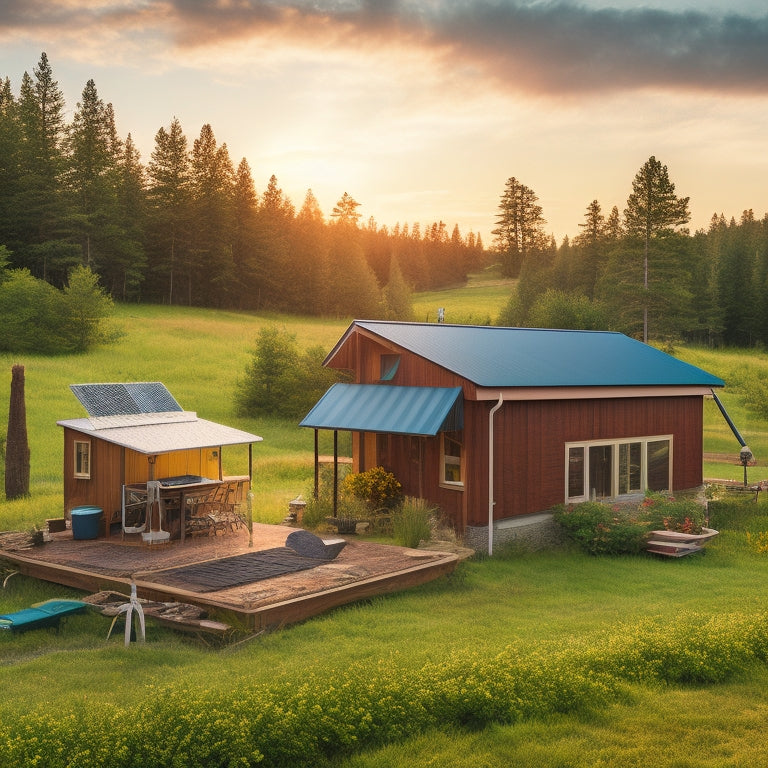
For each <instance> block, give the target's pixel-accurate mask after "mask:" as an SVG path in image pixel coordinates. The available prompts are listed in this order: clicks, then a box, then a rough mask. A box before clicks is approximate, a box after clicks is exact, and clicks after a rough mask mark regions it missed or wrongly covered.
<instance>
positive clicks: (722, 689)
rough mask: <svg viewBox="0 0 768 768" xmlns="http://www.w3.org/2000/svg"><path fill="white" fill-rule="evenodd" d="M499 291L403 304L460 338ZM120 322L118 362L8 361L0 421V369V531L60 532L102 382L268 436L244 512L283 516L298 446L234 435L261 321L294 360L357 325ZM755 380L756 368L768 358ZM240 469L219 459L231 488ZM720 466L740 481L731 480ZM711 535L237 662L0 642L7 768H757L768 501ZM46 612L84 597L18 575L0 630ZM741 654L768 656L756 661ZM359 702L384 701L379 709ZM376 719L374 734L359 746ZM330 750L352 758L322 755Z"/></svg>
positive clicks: (170, 646) (749, 423) (1, 638)
mask: <svg viewBox="0 0 768 768" xmlns="http://www.w3.org/2000/svg"><path fill="white" fill-rule="evenodd" d="M505 291H508V286H507V285H504V284H498V283H493V281H491V280H488V281H487V282H486V284H485V285H484V286H483V285H477V284H475V285H473V286H471V287H470V288H469V289H467V292H466V293H465V292H464V291H461V290H457V291H450V292H441V293H440V294H437V295H419V296H417V302H416V305H417V307H419V308H421V311H426V310H427V308H429V307H433V306H435V307H436V306H444V307H445V308H446V313H447V319H448V320H451V319H454V318H452V314H453V313H456V315H459V314H460V313H466V312H470V313H471V312H473V311H474V312H478V313H479V312H480V310H479V309H477V308H478V307H480V306H481V304H480V297H485V301H487V303H486V304H484V305H482V306H483V309H482V313H486V312H491V307H492V306H494V305H495V303H496V302H497V301H499V300H500V299H502V297H503V296H504V293H505ZM473 292H474V293H473ZM468 295H470V296H472V298H471V299H468V298H467V296H468ZM429 311H433V310H429ZM491 314H493V313H492V312H491ZM118 315H119V320H120V322H121V323H122V324H123V327H124V330H125V335H124V337H123V339H122V340H121V341H120V343H119V344H117V345H115V346H113V347H110V348H105V349H100V350H96V351H94V352H92V353H89V354H87V355H81V356H76V357H66V358H55V359H51V358H40V357H35V356H28V357H23V358H16V357H10V356H4V357H3V358H2V359H1V360H0V365H2V366H4V367H5V369H6V371H7V375H6V376H5V377H2V380H0V402H7V401H8V389H9V384H10V369H11V365H12V364H13V363H22V364H24V365H25V368H26V375H27V419H28V427H29V433H30V441H31V450H32V497H31V498H30V499H28V500H22V501H17V502H13V503H8V502H4V503H1V504H0V529H3V528H17V527H25V526H29V525H31V524H32V523H35V522H40V521H42V520H44V519H45V518H46V517H50V516H53V515H56V514H60V512H61V508H62V497H61V475H62V455H61V451H62V436H61V430H60V428H59V427H57V426H56V421H57V419H62V418H73V417H78V416H81V415H83V414H82V410H81V408H80V406H79V404H78V403H77V401H76V400H75V398H74V396H73V395H72V394H71V393H70V391H69V384H71V383H83V382H93V381H136V380H160V381H163V382H164V383H165V384H166V385H167V386H168V388H169V389H170V391H171V392H172V393H173V394H174V396H175V397H176V399H177V400H178V401H179V402H180V404H181V405H182V406H183V407H184V408H187V409H189V410H195V411H197V412H198V413H199V414H200V415H201V416H203V417H205V418H210V419H213V420H216V421H221V422H223V423H226V424H231V425H232V426H238V427H241V428H243V429H246V430H248V431H252V432H255V433H256V434H260V435H262V436H263V437H264V442H263V443H261V444H260V445H259V446H257V447H256V449H255V451H254V454H255V474H256V486H257V490H258V493H259V496H258V498H257V507H258V512H257V515H261V518H260V519H261V520H263V521H275V522H276V521H277V520H279V519H281V518H282V516H283V514H284V512H285V509H286V505H287V501H288V500H289V499H290V498H292V497H293V496H295V495H296V493H298V492H305V491H306V490H307V488H308V486H309V483H310V481H311V476H312V432H311V431H310V430H302V429H299V428H298V427H296V426H295V425H293V424H287V423H285V422H282V421H280V420H277V419H273V420H270V419H258V420H257V419H239V418H237V417H236V416H235V415H234V413H233V411H232V405H231V396H232V392H233V391H234V387H235V385H236V381H237V379H238V377H239V376H241V375H242V372H243V370H244V367H245V363H246V361H247V360H248V355H249V350H250V348H251V346H252V344H253V342H254V339H255V336H256V333H257V331H258V329H259V328H260V327H262V326H263V325H264V324H269V323H272V324H277V325H278V326H280V327H284V328H286V329H288V330H289V331H291V332H293V333H295V334H296V336H297V339H298V341H299V343H300V344H301V345H302V346H307V345H310V344H322V345H324V346H326V347H328V348H330V346H331V345H332V344H333V343H335V341H336V340H337V339H338V337H339V336H340V335H341V333H342V332H343V331H344V329H345V328H346V327H347V325H348V320H318V319H315V318H300V317H289V316H282V315H249V314H240V313H232V312H217V311H213V310H197V309H195V310H191V309H183V308H167V307H136V306H122V307H120V308H119V309H118ZM678 354H679V355H680V356H681V357H682V358H683V359H686V360H689V361H690V362H693V363H695V364H697V365H701V366H702V367H705V368H707V369H709V370H712V371H713V372H714V373H717V374H719V375H721V376H723V377H724V378H726V380H727V379H728V378H729V377H728V376H727V375H725V374H727V372H728V370H729V369H730V368H732V367H733V366H736V365H741V364H742V363H743V362H744V356H743V355H741V354H738V355H737V354H735V353H728V352H710V351H704V350H693V349H692V350H687V349H680V350H679V352H678ZM750 360H751V361H752V364H753V365H754V366H758V367H759V366H762V365H764V361H763V356H762V355H755V356H751V357H750ZM723 400H724V401H725V402H726V406H727V407H728V409H729V412H730V413H731V415H732V417H733V418H734V420H735V421H736V423H737V425H738V426H739V427H740V429H741V430H742V432H743V434H744V436H745V437H746V439H747V441H748V442H749V444H750V446H751V447H752V448H753V451H754V452H755V453H756V455H757V456H758V458H762V457H766V456H768V445H766V438H765V435H766V432H767V430H766V429H765V427H766V424H765V422H764V421H763V420H762V419H761V418H759V417H758V416H756V415H755V414H754V413H753V412H751V411H749V410H747V409H745V408H744V407H743V406H742V405H741V402H740V395H739V393H738V392H731V391H729V389H728V388H727V387H726V392H725V393H723ZM709 406H710V404H708V405H707V410H706V427H705V430H706V431H705V449H706V450H708V451H712V452H717V453H721V452H726V453H733V455H734V457H735V456H736V454H737V452H738V444H737V443H736V441H735V439H734V438H733V436H732V435H731V434H730V431H729V430H728V427H727V425H726V424H725V423H724V421H723V420H722V417H721V416H720V415H719V412H717V411H716V409H715V408H714V406H713V407H712V408H710V407H709ZM0 413H2V411H0ZM228 456H229V454H226V455H225V461H227V460H228V458H227V457H228ZM240 459H241V457H239V456H237V455H233V456H232V458H231V460H232V462H233V464H234V465H235V466H233V467H232V469H233V470H234V471H238V466H237V465H238V462H239V461H240ZM714 470H716V471H717V472H718V473H721V472H726V471H731V470H733V474H734V476H735V477H736V478H738V477H739V476H740V472H741V468H740V467H738V466H735V465H731V464H729V463H727V462H726V463H725V464H722V463H721V464H715V465H713V471H714ZM759 471H760V467H758V468H755V469H753V470H751V472H754V473H758V472H759ZM718 476H720V475H719V474H718ZM722 523H723V524H722V525H721V529H722V533H721V535H720V537H718V538H717V539H715V540H714V541H713V542H712V543H711V544H710V545H709V546H708V548H707V551H706V553H705V554H704V555H697V556H695V557H691V558H684V559H683V560H680V561H667V560H660V559H654V558H651V557H615V558H611V557H590V556H588V555H584V554H581V553H579V552H575V551H571V550H570V549H567V548H566V549H563V550H557V551H551V552H540V553H526V552H520V551H502V552H500V553H498V556H496V557H494V558H493V559H488V558H483V557H478V558H475V559H473V560H472V561H469V562H467V563H464V564H463V565H462V566H461V567H460V568H459V570H458V571H457V573H456V574H455V575H454V576H452V577H451V578H447V579H444V580H440V581H437V582H434V583H431V584H428V585H425V586H423V587H420V588H417V589H413V590H409V591H408V592H405V593H401V594H397V595H392V596H388V597H386V598H377V599H375V600H372V601H369V602H366V603H361V604H357V605H354V606H348V607H345V608H343V609H339V610H336V611H333V612H331V613H329V614H327V615H324V616H321V617H318V618H316V619H313V620H311V621H308V622H305V623H304V624H302V625H298V626H293V627H290V628H286V629H282V630H279V631H275V632H273V633H271V634H269V635H265V636H262V637H259V638H255V639H252V640H250V641H248V642H245V643H243V644H240V645H237V646H234V647H230V648H227V649H219V650H216V649H211V648H209V647H207V646H206V645H204V644H203V643H200V642H199V641H197V640H195V639H190V638H186V637H182V636H177V635H175V634H173V633H172V632H170V631H168V630H163V629H161V628H159V627H150V632H149V637H148V639H149V642H148V643H147V644H146V646H144V647H131V648H130V649H127V650H126V649H124V648H123V647H122V641H121V639H120V638H119V637H115V636H113V638H112V639H111V640H110V641H109V642H106V640H105V635H106V629H107V627H106V625H105V624H104V621H103V618H102V617H99V616H95V615H88V616H85V617H78V618H77V619H72V620H71V621H70V622H69V623H68V624H67V625H66V626H65V627H64V629H63V630H62V631H61V632H59V633H56V632H54V631H48V630H41V631H35V632H30V633H28V634H26V635H22V636H12V635H9V634H4V633H0V659H2V663H1V664H0V685H2V687H3V690H4V691H6V695H5V696H4V697H2V698H1V699H0V747H2V749H0V755H3V756H0V768H2V766H4V765H11V764H12V763H11V760H12V759H15V758H13V757H12V756H15V757H16V758H17V757H18V755H19V754H20V753H22V752H24V754H26V755H28V756H29V757H28V759H27V761H26V762H25V761H22V762H19V761H18V760H17V761H16V762H15V763H13V764H14V765H23V764H33V763H35V764H45V765H50V766H59V765H60V766H66V765H68V764H70V762H71V760H73V759H74V758H73V757H72V756H73V755H75V754H76V755H77V764H78V765H92V764H94V765H95V764H100V765H107V764H108V765H114V766H123V765H124V766H129V765H134V764H136V763H132V762H131V760H132V759H133V758H132V755H133V754H138V753H134V752H132V751H131V750H132V749H140V750H144V752H142V753H141V754H142V755H143V757H142V760H144V762H143V763H141V764H142V765H144V766H147V765H158V766H159V765H168V764H171V762H172V761H173V760H175V763H174V764H179V765H181V764H193V763H191V762H189V761H187V762H185V761H184V759H183V755H184V750H190V749H197V748H201V747H200V744H201V743H203V746H206V745H207V744H208V742H211V743H213V742H214V741H215V740H216V739H224V740H225V741H226V740H227V739H228V738H230V737H229V736H227V737H226V738H225V737H224V734H229V735H232V739H233V740H234V739H235V738H236V737H237V734H244V733H246V732H248V733H252V734H254V738H256V735H255V734H259V737H260V738H262V740H263V744H266V745H269V744H270V743H274V744H276V743H278V742H279V740H280V739H285V740H286V741H290V738H291V737H292V736H296V738H298V736H299V734H310V735H313V737H314V738H316V739H319V740H320V741H321V742H322V739H327V741H326V742H324V743H326V744H327V745H335V746H333V747H331V746H328V747H327V754H324V756H323V757H322V758H319V759H318V760H316V761H315V762H314V763H312V764H313V765H316V766H321V765H329V766H330V765H333V766H336V768H383V767H384V766H401V765H403V766H405V765H407V766H409V767H410V766H414V767H416V768H418V767H419V766H434V765H440V766H441V767H443V768H454V767H455V768H470V767H471V768H480V767H481V766H482V767H483V768H496V767H497V766H498V767H499V768H501V767H502V766H508V765H521V766H534V765H535V766H537V768H558V767H560V768H562V766H566V765H567V766H570V767H571V768H588V767H591V766H595V765H622V766H645V765H648V764H651V763H652V764H653V765H654V766H658V767H659V768H672V767H673V766H675V767H677V768H681V767H684V766H690V767H691V768H693V767H694V766H695V767H696V768H709V767H710V766H711V768H715V767H717V768H722V767H723V766H758V765H765V764H768V746H766V743H765V739H764V734H763V730H764V723H765V719H766V716H768V668H766V665H765V660H766V658H767V657H768V650H766V648H765V641H764V638H765V637H766V636H768V617H767V616H766V610H765V600H764V595H765V594H766V592H767V591H768V555H766V554H765V552H762V553H761V552H758V551H757V550H756V549H755V548H754V547H753V546H751V545H750V544H749V542H748V540H747V538H746V533H747V532H748V531H749V532H750V533H751V534H752V535H753V537H757V538H759V536H761V535H765V537H766V538H768V533H766V531H767V530H768V514H766V502H765V500H761V502H760V503H759V504H758V505H750V506H749V507H747V508H746V510H745V511H744V512H743V514H742V515H741V517H734V518H732V519H723V520H722ZM718 525H720V523H718ZM54 596H59V597H67V596H71V597H75V596H77V593H76V592H74V591H72V590H66V589H64V588H60V587H56V586H54V585H46V584H43V583H40V582H36V581H34V580H32V579H27V578H25V577H21V576H15V577H13V578H12V579H10V580H9V582H8V586H7V587H6V588H5V589H4V590H0V612H7V611H11V610H16V609H18V608H22V607H25V606H27V605H29V604H31V603H32V602H34V601H35V600H42V599H45V598H48V597H54ZM747 626H754V627H756V628H757V630H755V632H752V633H751V634H750V633H749V632H748V631H747V630H746V629H745V627H747ZM758 630H759V631H758ZM118 634H119V633H118ZM755 637H757V638H758V640H757V641H755V639H754V638H755ZM759 638H763V639H762V640H759ZM756 643H757V646H755V644H756ZM760 644H762V645H760ZM753 646H755V647H757V648H758V651H759V648H760V647H762V649H763V650H762V651H760V652H755V653H752V654H751V655H750V653H747V652H746V651H745V649H747V648H752V647H753ZM758 646H759V647H758ZM761 654H762V655H761ZM521 665H522V666H521ZM520 670H527V671H526V672H524V673H523V672H521V671H520ZM526 675H527V678H526ZM523 678H526V679H528V680H534V681H536V682H535V684H531V686H530V690H528V689H525V690H528V693H525V691H521V690H520V689H519V688H516V687H515V686H518V684H519V685H523V683H524V682H525V680H523ZM503 681H507V682H506V683H503ZM507 683H508V686H507ZM603 684H605V687H601V686H602V685H603ZM371 686H372V689H371V690H370V691H369V688H370V687H371ZM505 686H507V687H505ZM579 686H581V687H579ZM523 688H525V686H524V685H523ZM366 691H369V693H368V694H366V693H365V692H366ZM512 691H516V693H514V695H515V696H518V697H519V700H518V701H517V703H515V701H514V700H513V698H514V697H513V693H512ZM601 691H602V693H601ZM352 692H354V693H352ZM364 695H367V696H370V697H371V702H375V704H373V703H372V704H371V705H370V708H369V705H368V704H364V703H363V702H364V701H365V698H364ZM500 697H502V698H503V697H509V699H510V701H509V707H510V712H518V714H517V715H515V716H510V717H509V718H507V719H504V718H501V719H500V720H499V721H495V720H494V717H493V716H491V715H488V714H484V713H487V712H489V711H494V710H493V708H492V705H493V704H494V702H496V703H498V701H499V700H500ZM418 701H422V702H423V706H424V709H423V711H422V714H423V715H424V718H425V719H424V720H423V722H424V723H428V722H429V720H428V718H427V717H426V714H425V713H426V712H428V711H433V710H435V708H438V710H439V712H440V713H442V715H441V716H442V718H443V719H442V720H441V721H440V724H439V725H438V726H434V725H432V726H427V725H425V726H424V727H422V726H420V725H419V723H420V722H422V721H420V720H418V718H417V717H416V714H417V711H416V710H415V709H409V707H411V708H412V707H413V706H414V702H418ZM380 702H383V703H380ZM531 702H533V703H531ZM515 707H518V709H517V710H516V709H515ZM371 712H375V720H374V722H373V723H372V725H371V727H370V729H369V730H368V731H365V732H366V733H368V734H369V736H367V737H366V738H364V739H362V738H361V742H360V743H356V742H355V739H356V738H357V736H358V734H360V733H363V731H364V728H363V726H365V724H366V722H367V720H366V718H367V717H369V716H371V717H373V715H371ZM412 715H413V716H412ZM270 718H272V719H271V720H270ZM398 718H400V719H398ZM291 729H293V730H291ZM377 729H378V731H377ZM377 732H380V733H381V734H384V735H383V736H381V738H380V741H382V742H383V743H378V742H377V737H376V733H377ZM339 744H344V745H345V746H344V747H343V752H344V756H338V757H334V755H335V754H336V751H337V750H339V751H341V750H342V748H341V747H339V746H338V745H339ZM62 745H63V746H62ZM224 746H226V744H225V745H224ZM224 746H222V749H223V748H224ZM245 746H246V747H247V745H245ZM129 747H130V748H129ZM46 749H47V750H48V751H47V752H46V753H45V756H44V757H40V753H42V752H43V751H44V750H46ZM57 750H58V751H57ZM73 750H77V752H75V751H73ZM100 750H101V751H100ZM173 750H178V753H177V754H175V755H174V754H173ZM321 751H322V749H321ZM309 754H310V752H307V753H306V755H309ZM7 755H11V757H6V756H7ZM35 756H37V757H38V758H39V759H37V760H36V761H35ZM297 759H298V758H297ZM99 760H101V762H99ZM254 761H255V758H254ZM195 764H207V765H211V764H222V765H224V764H227V763H225V762H224V761H219V762H211V761H210V760H209V761H208V762H199V763H195ZM233 764H234V763H233ZM298 764H304V763H300V762H296V761H294V762H291V761H288V760H283V761H282V762H280V761H279V760H277V759H275V760H269V759H266V760H265V761H264V762H262V765H298Z"/></svg>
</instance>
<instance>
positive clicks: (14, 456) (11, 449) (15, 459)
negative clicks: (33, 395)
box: [5, 365, 29, 500]
mask: <svg viewBox="0 0 768 768" xmlns="http://www.w3.org/2000/svg"><path fill="white" fill-rule="evenodd" d="M22 496H29V441H28V439H27V409H26V405H25V402H24V366H23V365H14V366H13V368H12V369H11V402H10V406H9V411H8V433H7V439H6V441H5V498H6V499H8V500H11V499H19V498H21V497H22Z"/></svg>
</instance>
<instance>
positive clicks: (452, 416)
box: [300, 384, 464, 435]
mask: <svg viewBox="0 0 768 768" xmlns="http://www.w3.org/2000/svg"><path fill="white" fill-rule="evenodd" d="M300 426H302V427H314V428H315V429H342V430H350V431H352V432H390V433H393V434H401V435H436V434H437V433H438V432H440V431H441V430H449V431H450V430H455V429H461V428H462V427H463V426H464V413H463V399H462V398H461V387H398V386H394V385H390V384H334V385H333V386H332V387H331V388H330V389H329V390H328V391H327V392H326V393H325V394H324V395H323V396H322V397H321V398H320V400H318V401H317V403H316V404H315V406H314V407H313V408H312V410H311V411H310V412H309V413H308V414H307V415H306V416H305V418H304V419H303V420H302V422H301V424H300Z"/></svg>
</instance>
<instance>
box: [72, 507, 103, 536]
mask: <svg viewBox="0 0 768 768" xmlns="http://www.w3.org/2000/svg"><path fill="white" fill-rule="evenodd" d="M103 512H104V510H103V509H102V508H101V507H75V508H74V509H73V510H72V512H70V515H71V516H72V538H73V539H97V538H98V537H99V524H100V522H101V516H102V514H103Z"/></svg>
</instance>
